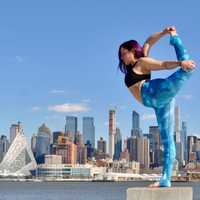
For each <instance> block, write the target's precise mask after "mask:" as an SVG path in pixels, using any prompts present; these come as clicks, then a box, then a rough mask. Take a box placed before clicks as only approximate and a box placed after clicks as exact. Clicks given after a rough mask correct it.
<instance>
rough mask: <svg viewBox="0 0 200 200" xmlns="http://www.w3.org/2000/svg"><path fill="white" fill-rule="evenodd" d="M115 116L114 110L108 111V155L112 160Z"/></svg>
mask: <svg viewBox="0 0 200 200" xmlns="http://www.w3.org/2000/svg"><path fill="white" fill-rule="evenodd" d="M115 134H116V116H115V110H109V155H110V158H112V159H113V156H114V151H115Z"/></svg>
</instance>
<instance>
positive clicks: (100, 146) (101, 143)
mask: <svg viewBox="0 0 200 200" xmlns="http://www.w3.org/2000/svg"><path fill="white" fill-rule="evenodd" d="M97 151H98V152H99V154H106V141H105V140H104V139H103V138H102V137H100V140H98V141H97Z"/></svg>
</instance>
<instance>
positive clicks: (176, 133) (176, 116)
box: [175, 105, 181, 143]
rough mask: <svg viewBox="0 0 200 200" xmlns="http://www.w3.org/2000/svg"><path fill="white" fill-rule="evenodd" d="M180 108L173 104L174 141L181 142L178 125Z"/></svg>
mask: <svg viewBox="0 0 200 200" xmlns="http://www.w3.org/2000/svg"><path fill="white" fill-rule="evenodd" d="M179 112H180V110H179V106H178V105H177V106H175V138H176V143H179V142H181V134H180V125H179V120H180V113H179Z"/></svg>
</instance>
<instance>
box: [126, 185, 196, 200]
mask: <svg viewBox="0 0 200 200" xmlns="http://www.w3.org/2000/svg"><path fill="white" fill-rule="evenodd" d="M192 198H193V191H192V187H160V188H148V187H142V188H141V187H134V188H128V189H127V200H192Z"/></svg>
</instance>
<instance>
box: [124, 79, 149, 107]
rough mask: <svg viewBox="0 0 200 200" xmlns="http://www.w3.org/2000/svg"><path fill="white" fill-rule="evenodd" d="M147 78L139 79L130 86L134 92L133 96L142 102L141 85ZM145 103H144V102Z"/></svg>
mask: <svg viewBox="0 0 200 200" xmlns="http://www.w3.org/2000/svg"><path fill="white" fill-rule="evenodd" d="M144 81H145V80H142V81H139V82H137V83H136V84H134V85H132V86H131V87H129V88H128V89H129V91H130V92H131V93H132V94H133V96H134V97H135V98H136V99H137V100H138V101H139V102H140V103H142V97H141V87H142V84H143V83H144ZM142 104H143V103H142Z"/></svg>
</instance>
